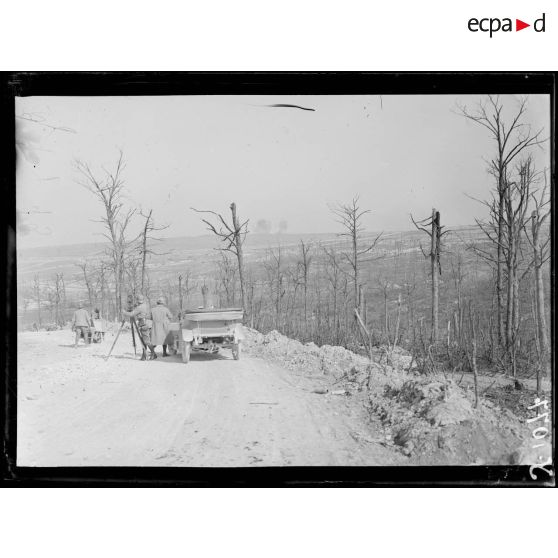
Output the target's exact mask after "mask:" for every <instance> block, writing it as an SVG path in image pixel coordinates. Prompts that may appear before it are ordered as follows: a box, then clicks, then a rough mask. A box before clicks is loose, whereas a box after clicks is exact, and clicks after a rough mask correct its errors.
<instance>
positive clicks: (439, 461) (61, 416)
mask: <svg viewBox="0 0 558 558" xmlns="http://www.w3.org/2000/svg"><path fill="white" fill-rule="evenodd" d="M64 79H65V80H66V82H67V81H68V80H69V81H71V79H72V76H71V75H70V76H65V78H64ZM186 79H187V77H186ZM377 79H380V78H379V77H378V78H377ZM481 81H482V80H481ZM284 89H285V88H278V92H277V93H273V92H266V93H265V94H254V93H250V92H248V93H247V94H243V93H240V94H239V93H230V94H222V93H216V94H134V95H131V94H130V95H128V94H125V95H122V94H119V93H115V94H113V95H104V94H102V95H101V94H95V95H86V94H76V95H72V94H67V93H65V92H61V93H60V94H56V93H54V94H45V95H41V94H39V95H35V94H31V95H22V96H16V97H15V126H16V128H15V144H16V145H15V147H16V161H15V163H16V173H15V175H16V192H15V203H16V266H17V299H16V303H17V348H16V349H15V350H16V351H17V417H16V419H17V449H16V457H17V461H16V465H17V467H24V468H44V467H48V468H59V467H72V468H82V467H145V468H151V467H157V468H168V469H173V468H205V469H212V468H231V469H235V468H247V469H254V470H257V469H265V468H269V467H279V468H292V467H297V468H298V467H301V468H306V467H342V468H352V467H369V468H375V467H398V468H399V467H400V468H401V473H400V474H401V476H402V477H403V478H404V476H405V474H406V473H405V470H406V468H413V467H418V466H421V467H431V466H436V467H445V466H447V467H455V466H529V467H528V470H529V472H530V474H531V475H532V477H531V478H533V479H536V478H538V479H539V480H541V479H542V480H548V479H549V471H550V470H551V460H552V452H553V449H552V429H551V425H552V424H553V422H552V421H553V419H552V417H551V416H550V414H551V413H550V411H551V409H552V384H551V380H552V378H551V375H552V372H551V362H552V349H551V339H552V338H551V317H552V315H551V273H550V270H551V260H550V231H551V217H552V216H551V212H550V209H551V207H550V201H551V196H550V194H551V180H552V175H551V164H552V161H551V153H552V133H553V128H552V121H551V95H549V94H546V93H524V92H523V91H521V90H518V91H517V93H514V92H509V91H508V92H505V93H498V92H497V91H496V92H494V91H492V90H488V89H487V90H484V91H481V92H480V93H474V94H473V93H466V94H463V93H459V92H458V91H456V92H455V93H443V94H440V93H436V92H432V93H429V94H425V93H409V94H390V93H389V91H388V92H385V93H375V92H374V93H369V94H368V93H347V94H334V93H324V94H315V93H308V94H298V93H297V92H296V90H295V89H296V88H293V91H294V92H287V93H282V91H283V90H284ZM286 89H287V90H288V88H286ZM372 90H373V91H376V90H377V87H376V88H373V89H372ZM408 470H411V469H408Z"/></svg>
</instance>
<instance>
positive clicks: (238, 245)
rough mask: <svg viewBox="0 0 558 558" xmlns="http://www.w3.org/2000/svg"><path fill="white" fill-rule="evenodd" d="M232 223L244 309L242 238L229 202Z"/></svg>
mask: <svg viewBox="0 0 558 558" xmlns="http://www.w3.org/2000/svg"><path fill="white" fill-rule="evenodd" d="M231 213H232V224H233V229H234V231H235V234H234V236H235V246H236V258H237V260H238V280H239V282H240V299H241V301H242V308H243V309H244V311H246V309H247V308H246V284H245V281H244V255H243V244H244V242H243V240H242V238H241V236H240V235H241V230H242V226H243V225H241V224H240V221H239V220H238V216H237V214H236V204H235V203H234V202H233V203H231Z"/></svg>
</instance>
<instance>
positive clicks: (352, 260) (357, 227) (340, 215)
mask: <svg viewBox="0 0 558 558" xmlns="http://www.w3.org/2000/svg"><path fill="white" fill-rule="evenodd" d="M330 210H331V211H332V213H333V214H334V215H335V216H336V217H337V219H336V221H337V222H338V223H339V224H341V225H342V226H343V228H344V232H342V233H340V234H339V236H343V237H346V238H348V239H349V242H350V249H349V250H348V251H345V252H342V253H341V256H342V258H343V259H344V260H345V262H346V263H347V264H348V265H349V276H350V279H351V283H352V287H353V302H354V307H355V308H360V300H359V285H360V264H361V260H362V256H364V255H365V254H368V253H369V252H371V251H372V250H373V249H374V248H375V247H376V245H377V244H378V242H379V240H380V238H381V236H382V234H383V233H380V234H379V235H378V236H376V238H374V239H373V240H372V241H371V242H370V243H368V244H367V245H366V246H363V241H362V233H363V232H364V230H365V229H364V224H363V222H362V221H363V217H364V216H365V215H366V214H368V213H370V210H369V209H361V208H360V206H359V196H355V197H354V198H353V199H352V200H351V202H350V203H348V204H338V205H337V206H335V207H331V208H330Z"/></svg>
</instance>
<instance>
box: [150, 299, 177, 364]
mask: <svg viewBox="0 0 558 558" xmlns="http://www.w3.org/2000/svg"><path fill="white" fill-rule="evenodd" d="M151 317H152V318H153V329H152V331H151V344H152V345H153V353H154V355H155V356H153V357H152V358H157V353H155V347H156V346H157V345H163V356H164V357H166V356H168V354H167V345H166V343H167V335H168V333H169V324H170V321H171V320H172V314H171V313H170V310H169V309H168V308H167V307H166V306H165V299H164V298H163V297H160V298H159V299H158V300H157V306H155V308H153V309H152V310H151Z"/></svg>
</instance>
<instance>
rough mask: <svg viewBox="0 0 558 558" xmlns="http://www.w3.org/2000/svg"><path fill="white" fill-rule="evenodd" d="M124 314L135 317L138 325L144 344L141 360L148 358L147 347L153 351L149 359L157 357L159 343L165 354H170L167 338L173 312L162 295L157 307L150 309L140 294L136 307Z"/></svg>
mask: <svg viewBox="0 0 558 558" xmlns="http://www.w3.org/2000/svg"><path fill="white" fill-rule="evenodd" d="M122 314H123V315H124V316H126V317H128V318H135V320H136V323H137V325H138V330H139V333H140V335H141V340H142V345H143V350H142V355H141V359H140V360H147V351H146V347H149V350H150V351H151V354H150V356H149V359H150V360H154V359H156V358H157V353H156V352H155V347H156V346H157V345H162V346H163V356H164V357H166V356H168V353H167V345H166V340H167V335H168V333H169V326H170V321H171V319H172V314H171V313H170V310H169V309H168V308H167V307H166V305H165V299H164V298H163V297H160V298H159V299H158V300H157V305H156V306H155V308H153V309H152V310H150V309H149V306H148V305H147V303H146V301H145V298H144V297H143V295H138V296H137V297H136V307H135V308H134V309H133V310H132V311H131V312H126V311H123V312H122Z"/></svg>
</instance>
